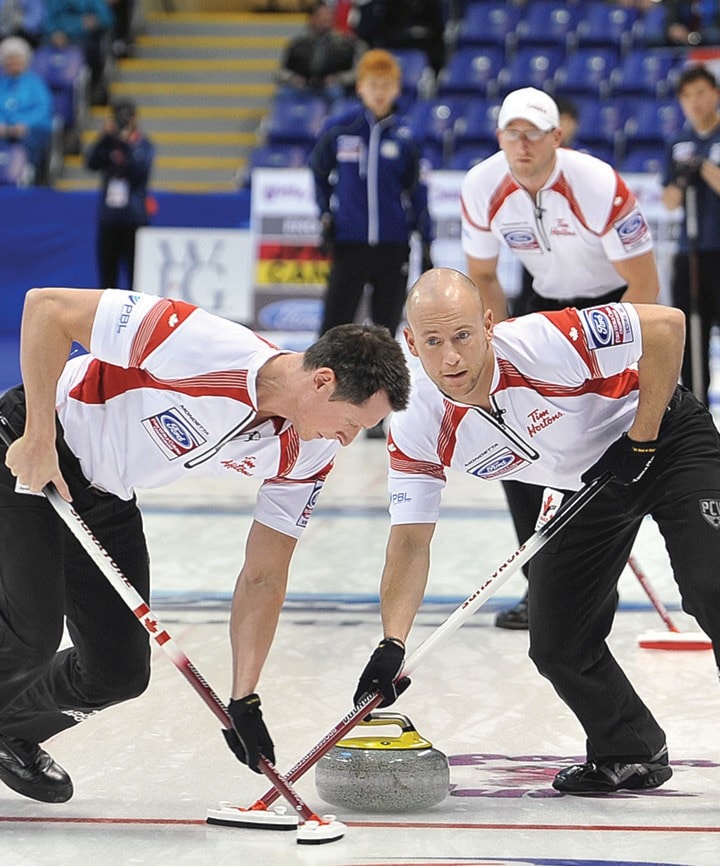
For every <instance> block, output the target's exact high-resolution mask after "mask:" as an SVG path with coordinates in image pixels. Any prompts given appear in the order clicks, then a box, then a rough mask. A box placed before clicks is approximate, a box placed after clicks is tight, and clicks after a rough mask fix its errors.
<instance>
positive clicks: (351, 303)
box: [320, 243, 410, 336]
mask: <svg viewBox="0 0 720 866" xmlns="http://www.w3.org/2000/svg"><path fill="white" fill-rule="evenodd" d="M409 258H410V247H409V246H408V244H406V243H401V244H378V245H377V246H374V247H371V246H369V245H368V244H354V243H353V244H349V243H336V244H335V246H334V250H333V263H332V268H331V269H330V276H329V277H328V284H327V291H326V292H325V314H324V317H323V323H322V327H321V329H320V333H321V335H322V334H324V333H325V331H327V330H329V329H330V328H332V327H334V326H335V325H345V324H347V323H348V322H352V321H354V319H355V314H356V313H357V310H358V307H359V306H360V300H361V299H362V296H363V290H364V288H365V286H366V285H368V284H369V285H370V286H372V295H371V298H370V316H371V318H372V321H373V323H374V324H376V325H384V326H385V327H386V328H387V329H388V330H389V331H390V333H391V334H392V335H393V336H395V334H396V332H397V329H398V327H399V326H400V321H401V319H402V313H403V307H404V306H405V298H406V296H407V280H408V261H409Z"/></svg>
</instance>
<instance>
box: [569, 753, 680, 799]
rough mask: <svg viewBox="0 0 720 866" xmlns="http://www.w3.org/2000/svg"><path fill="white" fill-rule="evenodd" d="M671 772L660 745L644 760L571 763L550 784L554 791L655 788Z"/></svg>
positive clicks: (583, 792) (669, 775) (591, 791)
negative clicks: (658, 748)
mask: <svg viewBox="0 0 720 866" xmlns="http://www.w3.org/2000/svg"><path fill="white" fill-rule="evenodd" d="M672 774H673V771H672V768H671V767H669V766H668V753H667V746H663V748H662V749H661V750H660V751H659V752H658V753H657V755H653V757H652V758H650V760H649V761H648V763H647V764H622V763H610V762H607V763H602V764H596V763H589V764H575V765H573V766H572V767H568V768H567V769H565V770H561V771H560V772H559V773H558V774H557V776H555V778H554V779H553V783H552V784H553V788H555V789H556V790H557V791H563V792H564V793H566V794H610V793H612V792H613V791H620V790H622V789H625V790H628V791H637V790H641V789H643V788H658V787H659V786H660V785H662V784H663V782H667V780H668V779H669V778H670V777H671V776H672Z"/></svg>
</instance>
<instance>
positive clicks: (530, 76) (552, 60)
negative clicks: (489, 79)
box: [497, 47, 565, 96]
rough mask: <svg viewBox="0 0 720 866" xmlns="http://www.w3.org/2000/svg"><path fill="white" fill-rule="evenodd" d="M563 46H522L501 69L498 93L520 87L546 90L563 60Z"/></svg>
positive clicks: (505, 92) (502, 93)
mask: <svg viewBox="0 0 720 866" xmlns="http://www.w3.org/2000/svg"><path fill="white" fill-rule="evenodd" d="M564 56H565V53H564V51H563V49H562V48H557V47H555V48H542V47H538V48H520V49H519V50H518V51H517V52H516V53H515V55H514V57H513V58H512V60H511V61H510V62H509V63H508V64H507V65H506V66H505V68H504V69H501V70H500V73H499V74H498V78H497V94H498V95H500V96H504V95H505V94H507V93H509V92H510V91H511V90H516V89H517V88H518V87H537V88H538V89H539V90H546V89H548V88H549V86H550V85H552V81H553V78H554V76H555V73H556V72H557V70H558V69H559V68H560V65H561V64H562V62H563V58H564Z"/></svg>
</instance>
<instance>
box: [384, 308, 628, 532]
mask: <svg viewBox="0 0 720 866" xmlns="http://www.w3.org/2000/svg"><path fill="white" fill-rule="evenodd" d="M492 346H493V347H494V355H495V369H494V373H493V378H492V385H491V389H490V402H491V406H492V411H485V410H484V409H481V408H479V407H477V406H469V405H467V404H464V403H457V402H454V401H453V400H450V399H448V398H447V397H445V396H443V394H442V393H441V392H440V391H439V390H438V388H437V387H436V386H435V385H434V384H433V383H432V382H431V380H430V379H429V378H428V376H427V375H426V374H425V372H424V371H423V370H422V368H418V370H417V372H416V374H415V378H414V380H413V387H412V393H411V396H410V405H409V406H408V408H407V409H406V410H404V411H403V412H398V413H396V414H394V415H393V417H392V422H391V425H390V436H389V439H388V451H389V455H390V473H389V486H390V516H391V522H392V523H394V524H395V523H434V522H435V521H436V520H437V518H438V514H439V510H440V497H441V493H442V489H443V487H444V486H445V482H446V476H445V469H446V468H447V467H450V468H452V469H456V470H458V471H460V472H466V473H467V474H468V475H475V476H476V477H477V478H481V479H485V480H491V479H495V478H500V479H503V480H514V479H518V480H522V481H526V482H529V483H531V484H539V485H543V486H548V487H554V488H558V489H566V490H575V489H577V488H578V487H580V484H581V482H580V476H581V475H582V473H583V472H584V471H585V470H586V469H587V468H588V467H590V466H592V464H593V463H595V462H596V461H597V460H598V458H599V457H600V456H601V455H602V454H603V453H604V452H605V451H606V450H607V448H608V446H609V445H610V444H611V443H612V442H613V441H615V439H617V438H618V437H619V436H621V435H622V434H623V433H625V432H626V431H627V430H628V429H629V428H630V426H631V424H632V422H633V420H634V418H635V412H636V410H637V403H638V373H637V361H638V359H639V358H640V355H641V354H642V338H641V332H640V322H639V319H638V315H637V312H636V310H635V308H634V307H633V306H632V305H630V304H608V305H606V306H602V307H591V308H589V309H586V310H576V309H572V308H568V309H565V310H562V311H560V312H548V313H531V314H530V315H528V316H523V317H522V318H519V319H508V320H506V321H504V322H500V323H499V324H498V325H496V326H495V331H494V337H493V342H492Z"/></svg>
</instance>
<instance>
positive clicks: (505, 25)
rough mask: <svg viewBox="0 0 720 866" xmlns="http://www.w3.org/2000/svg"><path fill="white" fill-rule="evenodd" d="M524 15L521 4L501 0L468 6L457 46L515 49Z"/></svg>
mask: <svg viewBox="0 0 720 866" xmlns="http://www.w3.org/2000/svg"><path fill="white" fill-rule="evenodd" d="M394 2H400V0H394ZM522 12H523V7H522V6H521V5H520V4H518V3H512V2H500V0H490V2H488V0H484V2H483V0H478V2H475V3H471V4H469V5H468V7H467V9H466V10H465V14H464V15H463V18H462V21H461V22H460V27H459V28H458V35H457V46H458V47H464V46H468V45H472V46H474V47H477V46H482V45H494V46H497V47H500V48H503V49H506V48H509V47H512V45H513V43H514V36H515V28H516V27H517V25H518V22H519V21H520V18H521V16H522Z"/></svg>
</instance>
